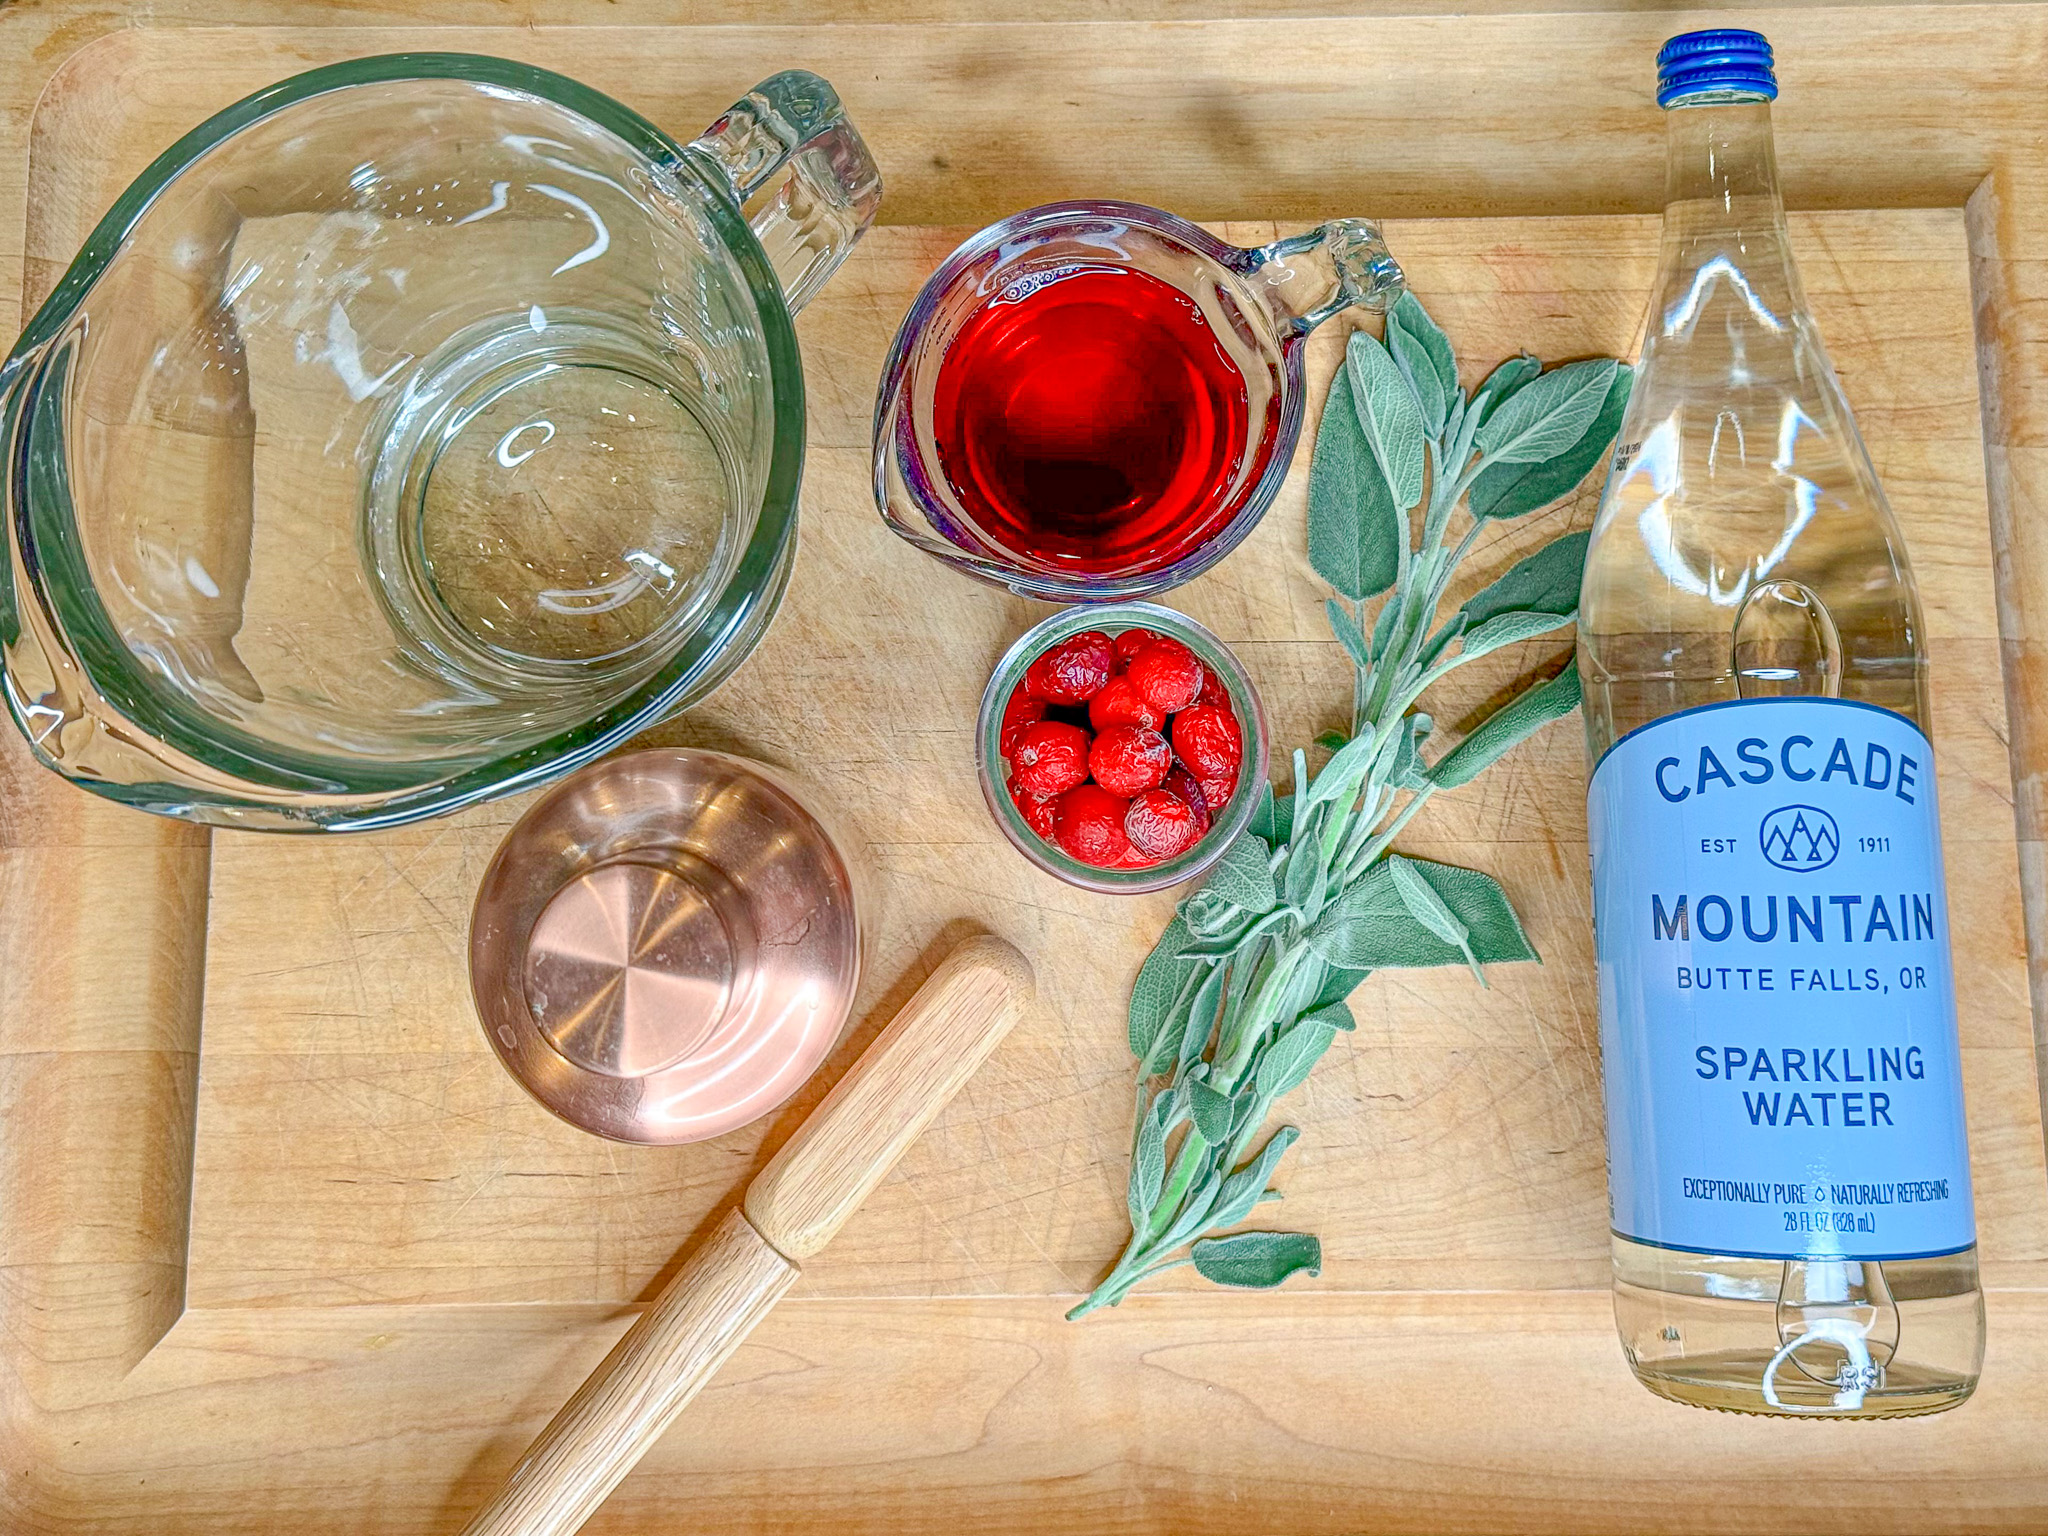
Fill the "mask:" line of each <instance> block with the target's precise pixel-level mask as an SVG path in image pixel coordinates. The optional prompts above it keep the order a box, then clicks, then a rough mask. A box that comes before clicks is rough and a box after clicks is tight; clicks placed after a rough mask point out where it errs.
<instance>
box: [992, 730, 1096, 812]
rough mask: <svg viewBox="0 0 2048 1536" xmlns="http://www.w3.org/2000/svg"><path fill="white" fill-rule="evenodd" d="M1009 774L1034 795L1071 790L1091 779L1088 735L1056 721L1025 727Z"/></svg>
mask: <svg viewBox="0 0 2048 1536" xmlns="http://www.w3.org/2000/svg"><path fill="white" fill-rule="evenodd" d="M1010 774H1011V776H1012V777H1013V778H1014V779H1015V780H1016V781H1017V783H1018V784H1020V785H1022V786H1023V787H1024V789H1025V790H1026V791H1027V792H1029V793H1031V794H1034V795H1057V794H1060V793H1062V792H1063V791H1065V790H1069V789H1072V788H1073V787H1074V786H1075V785H1076V784H1079V783H1081V782H1083V781H1084V780H1085V779H1087V777H1088V733H1087V732H1086V731H1084V730H1082V729H1081V728H1080V727H1079V726H1077V725H1065V724H1062V723H1061V722H1060V721H1057V720H1041V721H1039V722H1038V723H1037V724H1036V725H1027V726H1025V727H1024V731H1023V734H1022V735H1020V736H1019V737H1018V738H1017V750H1016V751H1015V752H1013V753H1011V754H1010Z"/></svg>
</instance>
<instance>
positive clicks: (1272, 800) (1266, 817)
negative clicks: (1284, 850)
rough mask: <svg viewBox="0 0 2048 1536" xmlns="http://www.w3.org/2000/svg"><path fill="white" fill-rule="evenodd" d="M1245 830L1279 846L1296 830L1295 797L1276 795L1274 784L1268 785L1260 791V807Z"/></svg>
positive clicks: (1273, 845) (1272, 845)
mask: <svg viewBox="0 0 2048 1536" xmlns="http://www.w3.org/2000/svg"><path fill="white" fill-rule="evenodd" d="M1245 830H1246V831H1247V832H1249V833H1251V835H1252V836H1253V837H1261V838H1264V839H1265V840H1266V842H1267V844H1268V845H1270V846H1271V847H1274V848H1278V847H1279V846H1280V845H1281V844H1283V843H1285V842H1286V841H1287V839H1288V837H1289V836H1290V835H1291V834H1292V832H1293V830H1294V797H1293V796H1292V795H1275V794H1274V793H1273V786H1272V785H1270V784H1268V785H1266V786H1265V787H1264V788H1263V789H1261V790H1260V791H1259V803H1258V807H1257V809H1255V810H1254V811H1253V812H1252V819H1251V820H1250V821H1249V822H1248V823H1246V826H1245Z"/></svg>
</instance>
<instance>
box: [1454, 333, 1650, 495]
mask: <svg viewBox="0 0 2048 1536" xmlns="http://www.w3.org/2000/svg"><path fill="white" fill-rule="evenodd" d="M1634 382H1635V370H1634V369H1632V368H1630V367H1629V366H1628V365H1627V364H1626V363H1623V364H1621V365H1620V366H1619V367H1617V368H1616V369H1615V370H1614V381H1613V382H1612V383H1611V384H1609V385H1608V386H1607V397H1606V399H1605V400H1603V401H1602V402H1601V404H1600V408H1599V410H1598V412H1596V413H1595V415H1594V417H1593V419H1592V422H1591V423H1590V424H1589V425H1588V426H1587V427H1586V430H1585V435H1584V436H1582V437H1581V438H1580V439H1579V440H1578V441H1577V442H1575V443H1573V444H1572V445H1571V446H1570V447H1569V448H1567V449H1565V450H1564V451H1563V452H1561V453H1559V454H1557V455H1555V456H1554V457H1552V458H1548V459H1545V460H1543V461H1542V462H1540V463H1535V464H1519V463H1517V464H1506V463H1495V464H1491V465H1489V466H1488V467H1487V468H1485V469H1482V470H1481V471H1480V472H1479V474H1478V475H1477V477H1476V478H1474V480H1473V481H1472V489H1471V491H1470V493H1469V494H1468V495H1467V497H1466V501H1465V504H1466V505H1467V506H1468V507H1470V508H1471V509H1472V515H1473V516H1474V517H1479V518H1500V517H1520V516H1521V515H1522V514H1523V513H1525V512H1534V511H1536V510H1537V509H1538V508H1539V507H1547V506H1549V505H1550V504H1551V503H1552V502H1553V501H1556V500H1557V499H1558V498H1559V497H1561V496H1569V495H1570V494H1571V493H1572V492H1573V491H1575V490H1577V489H1578V486H1579V482H1580V481H1581V480H1584V479H1585V478H1586V475H1587V473H1588V472H1589V471H1591V470H1592V468H1593V467H1594V466H1595V465H1597V464H1599V463H1601V462H1602V461H1603V460H1604V459H1605V458H1606V457H1607V450H1608V449H1609V448H1610V447H1611V446H1612V445H1613V443H1614V434H1615V433H1617V432H1619V431H1620V430H1621V418H1622V416H1623V414H1624V413H1625V412H1626V411H1627V410H1628V392H1629V388H1630V386H1631V385H1632V384H1633V383H1634Z"/></svg>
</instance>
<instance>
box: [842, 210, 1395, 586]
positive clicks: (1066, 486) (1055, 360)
mask: <svg viewBox="0 0 2048 1536" xmlns="http://www.w3.org/2000/svg"><path fill="white" fill-rule="evenodd" d="M1400 287H1401V272H1400V268H1399V267H1397V266H1396V265H1395V264H1394V260H1393V258H1392V257H1391V256H1390V255H1389V254H1388V253H1387V248H1386V245H1385V243H1384V242H1383V241H1382V240H1381V239H1380V235H1379V231H1378V229H1377V228H1376V227H1375V226H1374V225H1373V224H1371V223H1369V222H1368V221H1366V220H1363V219H1336V220H1332V221H1331V222H1329V223H1327V224H1323V225H1321V226H1319V227H1318V228H1316V229H1313V230H1310V231H1308V232H1307V233H1305V234H1300V235H1293V236H1289V237H1287V238H1285V239H1281V240H1276V241H1273V242H1272V243H1271V244H1269V245H1264V246H1259V247H1257V248H1254V249H1243V248H1240V247H1238V246H1233V245H1229V244H1226V243H1225V242H1223V241H1221V240H1219V239H1217V238H1216V237H1215V236H1214V235H1212V234H1210V233H1209V232H1208V231H1207V230H1205V229H1203V228H1201V227H1200V226H1199V225H1195V224H1191V223H1189V222H1187V221H1186V220H1185V219H1180V218H1176V217H1175V216H1174V215H1172V214H1170V213H1162V212H1161V211H1160V210H1159V209H1157V208H1148V207H1144V206H1142V205H1140V204H1137V203H1119V202H1096V201H1090V202H1066V203H1048V204H1046V205H1045V206H1043V207H1039V208H1032V209H1028V210H1026V211H1025V212H1023V213H1019V214H1015V215H1013V216H1012V217H1010V218H1007V219H1004V220H1002V221H1001V222H1000V223H996V224H992V225H990V226H989V227H988V228H987V229H984V230H982V231H981V232H980V233H979V234H976V235H974V236H972V237H971V238H970V239H968V240H967V241H966V242H965V243H964V244H963V245H961V246H960V248H959V249H958V250H956V251H954V252H953V254H952V255H951V256H949V257H947V258H946V260H945V262H944V263H943V264H942V265H941V266H940V267H939V269H938V270H937V271H936V272H934V273H933V274H932V276H931V277H930V279H929V280H927V282H926V283H925V286H924V288H923V290H922V291H921V292H920V293H919V294H918V296H917V299H916V301H915V302H914V303H913V304H912V305H911V307H910V312H909V313H908V314H907V315H906V316H905V317H904V319H903V324H902V326H901V327H900V328H899V329H898V331H897V333H896V340H895V344H894V345H893V346H892V347H891V349H890V352H889V359H888V362H887V364H886V365H885V366H884V368H883V372H882V380H881V389H880V393H879V396H878V398H877V400H876V404H875V435H874V489H875V503H876V505H877V506H878V507H879V508H880V510H881V513H882V517H883V519H884V521H886V522H887V523H888V524H889V526H890V527H891V528H892V529H894V530H895V531H896V532H897V533H898V534H899V535H901V536H902V537H903V538H905V539H907V540H909V541H910V542H911V543H913V544H915V545H917V547H918V548H920V549H923V550H925V551H927V552H928V553H930V554H933V555H936V556H937V557H938V558H939V559H941V560H943V561H945V562H946V563H947V564H948V565H951V566H953V567H955V568H956V569H959V570H962V571H965V572H967V573H968V574H969V575H971V576H976V577H979V578H981V579H982V580H984V581H989V582H993V583H995V584H997V585H1000V586H1005V587H1008V588H1010V589H1011V590H1012V591H1015V592H1017V593H1020V594H1022V595H1024V596H1026V597H1036V598H1043V599H1046V600H1048V601H1052V602H1064V603H1073V602H1098V601H1112V600H1122V599H1127V598H1133V597H1142V596H1145V595H1147V594H1149V593H1154V592H1159V591H1163V590H1165V589H1166V588H1168V587H1172V586H1177V585H1179V584H1180V583H1181V582H1184V581H1187V580H1189V579H1191V578H1192V577H1194V576H1197V575H1199V574H1201V572H1203V571H1205V570H1207V569H1208V568H1209V567H1210V566H1212V565H1214V564H1215V563H1216V562H1217V561H1218V560H1221V559H1222V558H1223V557H1224V556H1225V555H1227V554H1228V553H1230V551H1231V550H1233V549H1235V548H1236V547H1237V545H1238V544H1239V543H1240V542H1241V541H1242V540H1243V538H1244V537H1245V535H1246V534H1248V533H1250V532H1251V530H1252V528H1253V527H1254V525H1256V524H1257V522H1258V520H1259V518H1260V517H1261V516H1263V515H1264V513H1265V510H1266V508H1267V507H1268V506H1270V505H1271V504H1272V500H1273V497H1274V495H1275V494H1276V493H1277V492H1278V491H1279V489H1280V483H1281V481H1282V480H1284V479H1285V478H1286V476H1287V468H1288V465H1289V463H1290V462H1291V461H1292V460H1293V457H1294V448H1295V443H1296V440H1297V439H1298V438H1299V436H1300V433H1301V416H1302V396H1303V382H1302V360H1301V346H1302V342H1303V341H1304V340H1305V339H1306V337H1307V336H1308V333H1309V332H1310V331H1312V330H1314V329H1315V327H1316V326H1318V325H1320V324H1322V323H1323V321H1325V320H1328V319H1330V318H1331V317H1332V316H1334V315H1337V314H1339V313H1341V312H1342V311H1344V310H1346V309H1348V308H1350V307H1352V306H1353V305H1362V306H1364V307H1366V308H1369V309H1384V308H1385V307H1386V305H1387V304H1389V303H1391V302H1392V300H1393V298H1394V296H1395V295H1396V294H1397V293H1398V292H1399V291H1400ZM1084 288H1085V289H1087V290H1088V292H1086V293H1085V294H1083V291H1082V290H1083V289H1084ZM1055 306H1057V307H1058V308H1059V309H1061V310H1063V311H1064V313H1063V314H1061V315H1059V316H1058V318H1054V317H1053V309H1054V307H1055ZM1006 311H1008V313H1005V312H1006ZM1034 311H1036V312H1037V316H1036V317H1034V314H1033V312H1034ZM997 439H1001V441H1000V442H999V443H997V442H995V440H997ZM992 443H993V444H994V446H991V444H992Z"/></svg>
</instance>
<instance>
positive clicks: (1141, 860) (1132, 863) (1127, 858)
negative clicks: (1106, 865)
mask: <svg viewBox="0 0 2048 1536" xmlns="http://www.w3.org/2000/svg"><path fill="white" fill-rule="evenodd" d="M1126 819H1128V813H1126ZM1158 862H1159V860H1157V859H1156V858H1154V857H1153V856H1152V855H1151V854H1149V853H1140V852H1139V851H1138V849H1137V847H1136V845H1133V846H1131V847H1129V848H1126V849H1125V850H1124V856H1123V857H1122V858H1120V859H1118V860H1117V861H1116V863H1114V864H1112V865H1111V866H1110V868H1111V869H1150V868H1151V867H1152V866H1153V865H1154V864H1157V863H1158Z"/></svg>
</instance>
